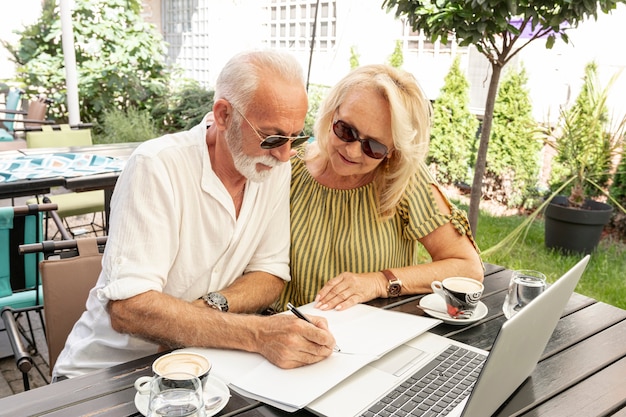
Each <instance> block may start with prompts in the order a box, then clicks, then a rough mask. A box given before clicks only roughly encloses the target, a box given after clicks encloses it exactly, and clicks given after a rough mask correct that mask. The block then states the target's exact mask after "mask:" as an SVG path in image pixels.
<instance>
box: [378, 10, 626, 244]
mask: <svg viewBox="0 0 626 417" xmlns="http://www.w3.org/2000/svg"><path fill="white" fill-rule="evenodd" d="M624 2H625V0H584V1H573V0H519V1H511V0H457V1H436V0H383V5H382V7H383V8H386V9H387V11H395V14H396V16H397V17H404V18H406V19H407V21H408V22H409V24H410V25H411V27H412V29H413V30H415V31H417V30H421V31H423V32H424V34H425V35H426V36H427V37H428V38H429V39H430V40H431V42H435V41H436V40H440V41H441V42H443V43H444V44H445V43H447V42H448V37H449V36H450V35H452V36H454V37H456V39H457V41H458V42H459V44H460V45H461V46H469V45H474V46H475V47H476V48H477V49H478V51H480V52H481V53H482V54H483V55H484V56H485V57H486V58H487V59H488V60H489V62H490V63H491V70H492V72H491V79H490V82H489V90H488V92H487V98H486V103H485V113H484V119H483V125H482V130H481V137H480V145H479V148H478V154H477V156H476V166H475V169H474V180H473V182H472V194H471V198H470V209H469V218H470V224H471V227H472V229H474V232H475V233H476V232H477V226H478V224H477V223H478V209H479V204H480V198H481V189H482V181H483V177H484V173H485V166H486V162H487V150H488V146H489V138H490V135H491V125H492V121H493V109H494V104H495V98H496V95H497V91H498V90H497V88H498V83H499V80H500V74H501V72H502V68H503V67H504V65H506V64H507V62H509V60H510V59H511V58H513V57H514V56H515V55H516V54H517V53H519V51H520V50H522V49H523V48H524V47H525V46H526V45H528V44H530V43H531V42H533V41H535V40H536V39H540V38H544V37H545V38H546V47H548V48H550V47H552V45H553V44H554V42H555V41H556V39H557V38H560V39H562V40H563V41H564V42H568V37H567V34H566V29H567V28H568V27H576V26H578V24H579V23H580V22H581V21H583V20H584V19H587V18H590V17H593V18H596V17H597V15H598V11H599V10H600V11H602V12H604V13H608V12H610V11H611V10H614V9H615V7H616V5H617V4H618V3H624ZM514 18H518V20H514ZM526 32H529V33H530V34H529V35H524V36H522V35H523V34H525V33H526Z"/></svg>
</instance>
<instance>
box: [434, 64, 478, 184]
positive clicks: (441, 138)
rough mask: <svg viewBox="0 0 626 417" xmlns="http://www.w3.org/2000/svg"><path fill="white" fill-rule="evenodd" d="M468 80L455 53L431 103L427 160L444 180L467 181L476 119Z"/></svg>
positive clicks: (454, 182)
mask: <svg viewBox="0 0 626 417" xmlns="http://www.w3.org/2000/svg"><path fill="white" fill-rule="evenodd" d="M469 88H470V86H469V82H468V81H467V78H466V77H465V74H463V72H462V71H461V67H460V59H459V57H456V58H455V59H454V61H453V62H452V66H451V67H450V70H449V71H448V74H446V76H445V78H444V83H443V86H442V87H441V90H440V94H439V97H437V99H436V100H435V101H434V103H433V121H432V129H431V134H430V149H429V153H428V158H427V163H428V164H429V165H430V166H431V168H432V169H433V170H434V171H435V172H436V173H437V179H438V180H439V181H441V182H442V183H443V184H457V183H466V182H467V181H468V179H469V167H470V166H471V160H470V159H471V152H472V149H473V144H474V142H475V141H476V132H477V129H478V119H477V118H476V116H474V115H473V114H472V113H471V112H470V109H469Z"/></svg>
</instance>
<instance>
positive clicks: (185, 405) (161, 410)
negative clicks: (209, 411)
mask: <svg viewBox="0 0 626 417" xmlns="http://www.w3.org/2000/svg"><path fill="white" fill-rule="evenodd" d="M147 415H148V417H183V416H184V417H205V415H206V414H205V412H204V400H203V398H202V384H201V383H200V379H198V378H197V377H195V376H194V375H192V374H187V373H184V372H174V373H169V374H164V375H161V376H158V377H156V378H154V380H153V381H152V382H151V383H150V400H149V403H148V414H147Z"/></svg>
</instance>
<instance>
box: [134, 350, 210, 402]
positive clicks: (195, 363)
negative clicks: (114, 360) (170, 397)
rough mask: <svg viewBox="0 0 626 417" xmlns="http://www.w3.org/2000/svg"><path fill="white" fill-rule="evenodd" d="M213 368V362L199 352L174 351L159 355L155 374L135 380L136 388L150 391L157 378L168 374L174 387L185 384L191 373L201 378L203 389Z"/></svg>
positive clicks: (142, 392)
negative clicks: (151, 384)
mask: <svg viewBox="0 0 626 417" xmlns="http://www.w3.org/2000/svg"><path fill="white" fill-rule="evenodd" d="M210 370H211V362H209V360H208V359H207V358H206V357H205V356H204V355H201V354H199V353H194V352H172V353H168V354H166V355H163V356H161V357H159V358H158V359H157V360H155V361H154V362H153V363H152V373H153V374H154V376H142V377H139V378H137V380H136V381H135V389H136V390H137V391H138V392H139V393H140V394H149V393H150V383H151V382H152V381H153V380H154V379H155V378H159V377H162V376H164V375H167V379H168V380H169V381H170V382H169V383H170V384H171V385H172V387H179V388H180V385H181V384H182V385H184V384H185V382H184V381H186V380H188V379H189V375H192V376H194V377H196V378H198V379H199V380H200V383H201V385H202V389H204V387H205V386H206V381H207V379H208V378H209V371H210Z"/></svg>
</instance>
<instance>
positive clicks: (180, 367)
mask: <svg viewBox="0 0 626 417" xmlns="http://www.w3.org/2000/svg"><path fill="white" fill-rule="evenodd" d="M153 368H154V372H155V373H156V374H158V375H164V374H171V373H177V372H184V373H187V374H192V375H195V376H198V377H200V376H202V375H204V374H206V373H207V372H208V371H209V369H210V364H209V361H208V360H207V359H206V358H205V357H203V356H201V355H194V354H188V353H173V354H168V355H165V356H162V357H161V358H159V359H157V361H156V362H155V363H154V366H153Z"/></svg>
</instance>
